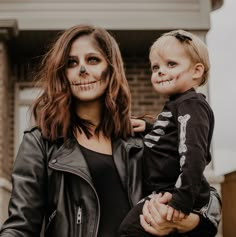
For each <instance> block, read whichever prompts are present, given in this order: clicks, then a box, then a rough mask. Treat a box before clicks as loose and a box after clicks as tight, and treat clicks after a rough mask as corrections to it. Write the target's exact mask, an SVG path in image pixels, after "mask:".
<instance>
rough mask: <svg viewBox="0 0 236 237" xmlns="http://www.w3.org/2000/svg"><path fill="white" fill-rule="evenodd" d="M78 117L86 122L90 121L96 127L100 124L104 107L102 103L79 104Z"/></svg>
mask: <svg viewBox="0 0 236 237" xmlns="http://www.w3.org/2000/svg"><path fill="white" fill-rule="evenodd" d="M76 113H77V115H78V116H79V117H80V118H82V119H85V120H89V121H90V122H92V123H93V124H94V125H95V126H97V125H98V124H99V123H100V120H101V113H102V106H101V102H100V101H93V102H83V103H79V105H78V106H77V108H76Z"/></svg>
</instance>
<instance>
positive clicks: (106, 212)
mask: <svg viewBox="0 0 236 237" xmlns="http://www.w3.org/2000/svg"><path fill="white" fill-rule="evenodd" d="M38 77H39V80H40V81H41V83H42V85H43V94H42V95H41V96H40V97H39V98H38V99H37V100H36V101H35V103H34V104H33V115H34V118H35V121H36V125H37V127H35V128H32V129H31V130H28V131H26V132H25V134H24V138H23V141H22V143H21V146H20V148H19V152H18V155H17V159H16V162H15V165H14V170H13V175H12V178H13V191H12V196H11V199H10V204H9V214H10V215H9V218H8V219H7V220H6V222H5V223H4V224H3V227H2V230H1V232H0V237H10V236H24V237H30V236H33V237H37V236H39V235H40V231H41V229H42V230H43V234H44V236H55V237H69V236H77V237H79V236H89V237H90V236H91V237H95V236H100V237H106V236H107V237H108V236H109V237H111V236H117V230H118V227H119V225H120V223H121V221H122V219H123V217H124V216H125V214H126V213H127V212H128V210H129V209H130V208H131V207H132V206H133V205H134V204H135V203H137V202H138V201H139V200H140V198H141V197H142V188H141V167H140V157H141V155H142V147H143V146H142V142H141V140H140V139H139V138H134V137H132V136H131V135H132V126H131V122H130V92H129V89H128V83H127V80H126V77H125V74H124V69H123V62H122V58H121V55H120V51H119V48H118V46H117V43H116V41H115V40H114V39H113V37H111V35H110V34H109V33H108V32H107V31H105V30H104V29H100V28H94V27H92V26H87V25H79V26H75V27H72V28H70V29H68V30H66V31H65V32H64V33H63V34H62V35H61V36H60V37H59V38H58V40H57V41H56V42H55V44H54V46H53V47H52V48H51V50H50V51H49V52H48V53H47V54H46V55H45V57H44V60H43V61H42V68H41V71H40V73H39V74H38ZM160 202H166V200H165V196H164V197H163V200H160ZM156 203H159V199H157V200H156ZM160 205H164V204H161V203H160ZM156 207H157V206H153V208H151V209H150V210H153V211H155V213H157V214H155V213H154V214H153V215H152V214H151V215H150V213H149V211H146V212H145V210H144V212H145V213H146V214H145V213H144V217H146V220H147V221H143V225H144V226H145V225H146V224H147V222H148V218H149V217H151V218H153V219H154V220H155V228H154V227H152V229H150V230H148V228H147V227H146V228H147V231H149V232H150V233H152V232H153V231H155V233H154V234H156V235H157V234H168V233H169V232H170V231H172V230H174V228H178V227H179V228H180V229H181V230H182V231H188V230H190V229H193V228H195V227H196V226H197V225H198V224H199V217H198V216H197V215H194V214H193V215H191V216H190V217H189V218H188V220H186V221H185V223H181V224H178V225H177V224H173V223H168V222H166V221H163V220H164V219H162V215H164V214H165V213H163V211H162V210H163V207H162V206H161V208H160V213H158V209H156ZM219 212H220V210H219V211H218V213H219ZM206 219H209V218H208V217H207V218H206ZM42 223H44V227H43V228H42ZM153 225H154V223H153ZM153 228H154V229H155V230H154V229H153Z"/></svg>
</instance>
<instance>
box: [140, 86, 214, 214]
mask: <svg viewBox="0 0 236 237" xmlns="http://www.w3.org/2000/svg"><path fill="white" fill-rule="evenodd" d="M213 128H214V115H213V112H212V110H211V108H210V106H209V104H208V103H207V101H206V100H205V97H204V95H203V94H200V93H196V91H195V90H194V89H190V90H188V91H186V92H185V93H183V94H177V95H174V96H171V97H170V98H169V101H168V102H167V103H166V104H165V106H164V108H163V111H162V112H161V113H160V114H159V115H158V117H157V120H156V121H155V123H154V125H153V128H152V131H151V132H150V133H148V134H147V135H146V136H145V138H144V143H145V156H144V162H145V163H144V167H145V168H144V176H145V189H146V191H147V192H148V193H150V192H152V191H154V190H156V191H158V192H160V191H170V192H172V193H173V198H172V199H171V201H170V202H169V205H171V206H172V207H174V208H175V209H178V210H181V211H182V212H184V213H186V214H188V213H189V212H190V211H192V209H193V208H195V209H199V208H201V207H202V206H204V205H205V204H206V203H208V201H209V184H208V183H207V181H206V179H205V177H204V175H203V171H204V169H205V166H206V165H207V164H208V163H209V162H210V161H211V154H210V143H211V138H212V133H213Z"/></svg>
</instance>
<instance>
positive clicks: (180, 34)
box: [150, 30, 210, 86]
mask: <svg viewBox="0 0 236 237" xmlns="http://www.w3.org/2000/svg"><path fill="white" fill-rule="evenodd" d="M169 36H173V37H175V38H176V39H178V40H179V42H180V43H181V44H182V45H183V47H184V48H185V50H186V52H187V54H188V55H189V56H190V58H191V60H192V61H193V63H202V64H203V66H204V73H203V75H202V80H201V82H200V84H199V86H202V85H204V84H205V83H206V82H207V80H208V79H209V71H210V60H209V55H208V49H207V46H206V44H205V43H204V42H203V41H202V40H201V39H200V38H199V37H198V36H196V35H194V34H192V33H190V32H187V31H184V30H173V31H170V32H167V33H164V34H163V35H162V36H161V37H159V38H158V39H157V40H156V41H155V42H154V43H153V45H152V46H151V48H150V54H151V53H152V50H153V49H155V48H156V47H157V46H160V47H162V46H164V45H163V43H165V42H166V40H167V39H168V38H167V37H169Z"/></svg>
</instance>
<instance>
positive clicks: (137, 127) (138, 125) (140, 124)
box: [131, 118, 153, 135]
mask: <svg viewBox="0 0 236 237" xmlns="http://www.w3.org/2000/svg"><path fill="white" fill-rule="evenodd" d="M131 125H132V126H133V129H134V132H141V133H144V135H145V134H147V133H148V132H150V131H151V130H152V126H153V125H152V124H151V123H149V122H147V121H146V120H143V119H137V118H132V119H131Z"/></svg>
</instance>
